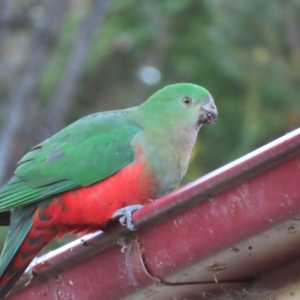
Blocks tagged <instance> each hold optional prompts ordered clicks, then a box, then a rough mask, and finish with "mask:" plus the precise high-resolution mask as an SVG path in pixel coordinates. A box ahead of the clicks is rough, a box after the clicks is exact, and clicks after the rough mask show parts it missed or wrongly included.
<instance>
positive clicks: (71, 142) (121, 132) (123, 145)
mask: <svg viewBox="0 0 300 300" xmlns="http://www.w3.org/2000/svg"><path fill="white" fill-rule="evenodd" d="M140 130H141V128H140V127H139V126H138V125H137V124H136V123H135V122H133V121H131V120H130V118H128V113H127V111H126V110H123V111H118V112H116V111H112V112H108V113H97V114H93V115H90V116H87V117H84V118H82V119H80V120H78V121H77V122H75V123H73V124H71V125H70V126H68V127H66V128H65V129H64V130H62V131H60V132H59V133H57V134H56V135H54V136H52V137H51V138H50V139H48V140H45V141H44V142H43V143H41V144H39V145H37V146H35V147H34V148H33V149H32V150H31V151H30V152H29V153H27V154H26V155H25V156H24V157H23V158H22V159H21V160H20V162H19V164H18V168H17V169H16V171H15V175H14V177H12V179H11V180H10V181H9V182H8V183H6V184H5V185H4V186H3V187H2V188H1V189H0V211H5V210H9V209H12V208H16V207H19V206H25V205H29V204H31V203H34V202H36V201H40V200H43V199H46V198H49V197H51V196H53V195H56V194H58V193H61V192H64V191H68V190H72V189H75V188H78V187H81V186H88V185H91V184H93V183H95V182H98V181H101V180H103V179H105V178H106V177H108V176H110V175H112V174H114V173H115V172H117V171H118V170H120V169H121V168H123V167H124V166H126V165H127V164H129V163H130V162H132V161H133V160H134V151H133V149H132V146H131V141H132V139H133V138H134V137H135V135H136V134H137V133H138V132H139V131H140Z"/></svg>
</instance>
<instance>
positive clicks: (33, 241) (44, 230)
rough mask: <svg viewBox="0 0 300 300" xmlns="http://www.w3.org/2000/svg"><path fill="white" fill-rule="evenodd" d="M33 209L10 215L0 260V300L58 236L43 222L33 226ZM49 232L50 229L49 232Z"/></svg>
mask: <svg viewBox="0 0 300 300" xmlns="http://www.w3.org/2000/svg"><path fill="white" fill-rule="evenodd" d="M35 210H36V207H32V206H31V207H30V206H29V207H20V208H17V209H15V210H14V211H13V213H12V215H11V224H10V229H9V232H8V235H7V238H6V241H5V246H4V248H3V251H2V254H1V258H0V300H3V299H4V298H5V296H6V295H7V294H8V293H9V291H10V290H11V289H12V287H13V286H14V284H15V283H16V282H17V280H18V279H19V278H20V277H21V275H22V274H23V272H24V271H25V269H26V268H27V267H28V265H29V264H30V262H31V261H32V260H33V258H34V257H35V256H36V255H37V253H38V252H39V251H40V250H41V249H42V248H43V247H44V246H45V245H46V244H47V243H48V242H49V241H50V240H51V239H53V238H54V237H55V236H56V235H57V231H56V230H54V229H53V228H51V227H49V226H47V225H48V224H47V222H46V220H44V222H39V223H38V224H36V222H34V221H33V220H34V218H33V214H34V211H35ZM51 229H52V230H51Z"/></svg>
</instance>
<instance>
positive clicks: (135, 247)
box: [9, 129, 300, 300]
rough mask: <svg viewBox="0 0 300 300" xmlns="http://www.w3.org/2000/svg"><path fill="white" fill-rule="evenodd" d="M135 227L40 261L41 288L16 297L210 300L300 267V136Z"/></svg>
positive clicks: (165, 202)
mask: <svg viewBox="0 0 300 300" xmlns="http://www.w3.org/2000/svg"><path fill="white" fill-rule="evenodd" d="M133 220H134V223H135V224H137V227H138V228H139V229H138V231H136V232H134V233H132V232H130V233H129V232H128V231H127V230H126V229H125V228H123V227H122V226H120V225H119V224H117V223H116V224H112V226H110V227H109V228H108V229H107V231H106V232H105V233H96V234H93V235H88V236H85V237H83V238H82V239H78V240H76V241H74V242H72V243H70V244H68V245H65V246H63V247H61V248H60V249H57V250H55V251H52V252H50V253H49V254H47V255H45V256H43V257H41V258H40V259H39V260H38V262H37V264H36V265H35V266H34V272H35V273H37V275H36V276H35V277H34V279H33V280H32V282H30V283H28V277H27V276H23V277H22V278H21V279H20V280H19V282H18V283H17V285H16V287H15V288H14V290H13V291H12V293H11V295H12V296H11V297H9V299H10V300H17V299H23V300H26V299H45V300H46V299H47V300H48V299H49V300H50V299H51V300H52V299H53V300H57V299H80V300H85V299H87V300H93V299H95V300H96V299H97V300H99V299H105V300H108V299H128V300H129V299H156V300H159V299H177V298H176V297H186V298H187V297H188V298H187V299H194V298H193V297H196V298H195V299H202V298H201V297H202V296H203V297H205V293H211V292H213V291H218V290H219V291H220V290H221V291H222V290H223V289H224V288H231V287H232V288H234V287H238V286H241V287H244V286H251V285H252V284H253V279H255V278H257V277H259V276H262V274H265V273H266V272H269V271H271V270H274V269H275V268H276V267H279V266H282V265H284V264H287V263H288V262H292V261H294V260H295V259H297V258H299V257H300V251H299V249H300V232H298V230H297V227H298V225H299V224H300V129H297V130H295V131H293V132H291V133H289V134H287V135H285V136H283V137H281V138H279V139H278V140H275V141H274V142H272V143H270V144H268V145H266V146H264V147H262V148H260V149H258V150H256V151H253V152H252V153H250V154H248V155H246V156H244V157H242V158H240V159H238V160H236V161H234V162H232V163H230V164H228V165H226V166H224V167H222V168H220V169H218V170H216V171H214V172H212V173H209V174H207V175H205V176H203V177H201V178H200V179H198V180H196V181H194V182H192V183H190V184H188V185H186V186H184V187H182V188H180V189H178V190H177V191H175V192H173V193H171V194H169V195H167V196H165V197H163V198H161V199H160V200H159V201H155V202H153V203H151V204H149V205H147V206H146V207H144V208H143V209H141V210H140V211H137V212H135V213H134V216H133ZM125 236H126V237H125ZM116 242H118V243H116ZM201 282H202V284H201ZM203 282H206V284H203ZM216 282H222V283H216ZM225 282H227V283H225ZM201 295H202V296H201Z"/></svg>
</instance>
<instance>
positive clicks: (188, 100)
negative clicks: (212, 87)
mask: <svg viewBox="0 0 300 300" xmlns="http://www.w3.org/2000/svg"><path fill="white" fill-rule="evenodd" d="M182 103H183V104H185V105H186V106H190V105H192V103H193V100H192V98H191V97H188V96H185V97H183V98H182Z"/></svg>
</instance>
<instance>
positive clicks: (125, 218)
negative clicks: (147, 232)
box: [112, 204, 144, 231]
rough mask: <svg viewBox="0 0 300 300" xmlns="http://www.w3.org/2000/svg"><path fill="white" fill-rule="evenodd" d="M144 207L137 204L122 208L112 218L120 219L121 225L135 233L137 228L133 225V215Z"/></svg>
mask: <svg viewBox="0 0 300 300" xmlns="http://www.w3.org/2000/svg"><path fill="white" fill-rule="evenodd" d="M143 206H144V205H141V204H136V205H129V206H126V207H123V208H120V209H118V210H116V211H115V213H114V214H113V216H112V218H113V219H115V218H119V222H120V224H121V225H123V226H126V227H127V229H129V230H131V231H135V230H136V228H135V226H134V225H133V223H132V213H133V212H134V211H136V210H138V209H141V208H142V207H143Z"/></svg>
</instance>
